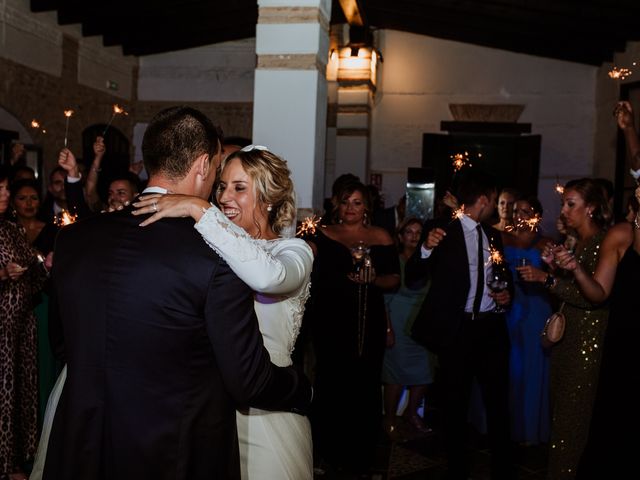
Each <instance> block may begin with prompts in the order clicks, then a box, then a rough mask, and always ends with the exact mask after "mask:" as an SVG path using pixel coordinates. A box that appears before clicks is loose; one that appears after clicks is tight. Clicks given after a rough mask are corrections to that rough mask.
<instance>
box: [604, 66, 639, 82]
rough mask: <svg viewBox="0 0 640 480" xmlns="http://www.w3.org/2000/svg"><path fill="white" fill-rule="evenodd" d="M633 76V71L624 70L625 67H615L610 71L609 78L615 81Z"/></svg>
mask: <svg viewBox="0 0 640 480" xmlns="http://www.w3.org/2000/svg"><path fill="white" fill-rule="evenodd" d="M632 74H633V72H632V71H631V70H629V69H628V68H623V67H620V68H618V67H613V68H612V69H611V70H609V73H608V75H609V78H612V79H614V80H624V79H626V78H627V77H630V76H631V75H632Z"/></svg>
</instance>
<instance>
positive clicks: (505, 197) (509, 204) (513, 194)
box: [493, 188, 520, 232]
mask: <svg viewBox="0 0 640 480" xmlns="http://www.w3.org/2000/svg"><path fill="white" fill-rule="evenodd" d="M519 198H520V192H518V191H517V190H516V189H514V188H503V189H502V190H501V191H500V195H499V196H498V219H499V221H498V223H496V224H495V225H493V228H495V229H496V230H500V231H501V232H503V231H505V229H508V228H511V227H513V204H514V203H515V201H516V200H518V199H519Z"/></svg>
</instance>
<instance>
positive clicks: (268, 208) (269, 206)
mask: <svg viewBox="0 0 640 480" xmlns="http://www.w3.org/2000/svg"><path fill="white" fill-rule="evenodd" d="M271 210H273V205H271V204H269V205H267V212H270V211H271Z"/></svg>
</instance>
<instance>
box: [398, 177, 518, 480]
mask: <svg viewBox="0 0 640 480" xmlns="http://www.w3.org/2000/svg"><path fill="white" fill-rule="evenodd" d="M456 196H457V198H458V201H459V202H460V204H461V205H464V215H461V216H459V218H456V219H454V220H453V221H448V223H447V224H446V225H444V224H442V225H441V227H440V228H439V227H435V228H429V229H428V228H427V227H425V230H429V231H428V232H427V233H426V239H424V242H421V248H420V249H418V251H417V252H416V254H415V255H414V256H413V257H412V258H411V259H410V260H409V262H408V263H407V266H406V281H407V284H408V285H409V286H413V287H417V286H419V285H420V284H423V283H424V281H426V279H427V278H428V277H429V276H430V278H431V282H432V283H431V287H430V290H429V292H428V294H427V297H426V298H425V301H424V303H423V305H422V308H421V310H420V313H419V315H418V317H417V319H416V321H415V323H414V326H413V331H412V335H413V338H414V339H415V340H416V341H418V342H420V343H422V344H424V345H425V346H427V347H428V348H429V349H430V350H432V351H434V352H435V353H437V354H438V358H439V362H440V367H441V377H440V380H439V381H440V383H441V386H442V389H443V395H444V398H443V403H444V417H445V442H446V447H447V456H448V478H450V479H466V478H467V477H468V476H469V475H468V474H469V459H468V451H467V448H466V439H467V434H468V425H467V412H468V408H469V398H470V392H471V386H472V381H473V379H474V377H475V378H477V380H478V383H479V385H480V387H481V390H482V393H483V400H484V404H485V406H486V410H487V423H488V433H489V443H490V449H491V453H492V478H494V479H503V478H511V476H512V465H511V455H510V432H509V405H508V367H509V337H508V332H507V326H506V323H505V318H504V315H503V314H501V313H494V312H493V310H494V308H495V307H496V304H499V305H505V304H508V303H509V302H510V298H511V293H510V291H509V290H508V289H507V290H503V291H501V292H499V293H492V292H490V290H489V289H488V287H487V286H486V279H487V278H488V276H489V275H490V274H491V272H492V270H493V269H494V268H498V267H499V266H498V265H494V264H492V262H491V261H490V259H489V252H490V249H491V248H495V249H496V250H498V251H500V252H501V251H502V241H501V239H500V233H499V232H498V231H497V230H495V229H493V228H491V227H489V226H487V225H484V224H483V222H485V221H487V220H489V219H490V217H491V215H492V214H493V212H494V209H495V204H496V196H497V192H496V187H495V184H494V183H493V180H492V178H491V177H490V176H488V175H486V174H484V173H482V172H476V171H471V172H469V173H468V174H467V175H466V176H465V177H463V178H462V179H461V180H460V183H459V188H458V192H457V193H456ZM423 235H425V234H423ZM480 242H482V243H480Z"/></svg>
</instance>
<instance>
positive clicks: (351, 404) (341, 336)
mask: <svg viewBox="0 0 640 480" xmlns="http://www.w3.org/2000/svg"><path fill="white" fill-rule="evenodd" d="M313 241H314V243H315V244H316V247H317V253H316V257H315V261H314V265H313V273H312V277H311V285H312V291H311V303H310V305H309V308H310V311H311V315H310V316H311V319H312V320H311V321H312V326H311V327H312V328H311V335H312V344H313V347H314V353H315V357H316V369H315V385H314V398H313V405H312V416H311V424H312V427H313V434H314V444H315V446H316V449H317V453H318V454H319V455H320V457H321V458H322V459H323V460H324V461H326V462H327V463H329V464H330V465H332V466H334V467H337V468H345V469H347V470H350V471H356V472H364V471H367V470H368V468H369V466H370V465H371V462H372V460H373V457H374V453H375V447H376V443H377V440H378V433H379V431H380V425H381V414H382V402H381V390H380V373H381V369H382V359H383V357H384V351H385V341H386V314H385V306H384V297H383V292H382V290H380V289H379V288H377V287H376V286H374V285H372V284H370V285H359V284H357V283H355V282H352V281H351V280H349V279H348V274H349V273H350V272H353V271H354V265H353V261H352V257H351V252H350V249H349V248H347V247H346V246H344V245H343V244H341V243H340V242H337V241H335V240H332V239H330V238H329V237H327V236H325V235H324V234H322V233H319V234H318V235H317V237H316V238H314V240H313ZM370 256H371V259H372V263H373V266H374V268H375V270H376V274H378V275H385V274H399V273H400V265H399V262H398V254H397V250H396V248H395V246H393V245H388V246H382V245H373V246H371V247H370Z"/></svg>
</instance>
